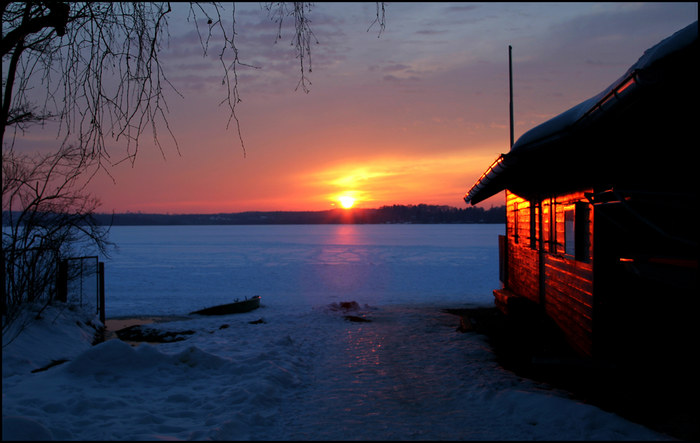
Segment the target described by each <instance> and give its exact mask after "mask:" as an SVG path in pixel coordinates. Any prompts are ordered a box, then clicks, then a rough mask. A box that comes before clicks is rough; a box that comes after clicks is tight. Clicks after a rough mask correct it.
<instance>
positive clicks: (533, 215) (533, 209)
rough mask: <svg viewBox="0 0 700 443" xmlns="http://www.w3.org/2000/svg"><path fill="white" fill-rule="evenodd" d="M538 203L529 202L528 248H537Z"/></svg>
mask: <svg viewBox="0 0 700 443" xmlns="http://www.w3.org/2000/svg"><path fill="white" fill-rule="evenodd" d="M537 209H538V205H536V204H535V202H534V201H531V202H530V248H531V249H537V217H538V216H539V213H538V211H537Z"/></svg>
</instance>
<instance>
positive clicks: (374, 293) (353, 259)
mask: <svg viewBox="0 0 700 443" xmlns="http://www.w3.org/2000/svg"><path fill="white" fill-rule="evenodd" d="M504 229H505V227H504V225H501V224H497V225H493V224H485V225H476V224H459V225H408V224H402V225H276V226H269V225H268V226H115V227H113V228H112V230H111V232H110V239H111V240H112V241H114V242H115V243H116V244H117V245H118V247H119V249H118V250H117V251H116V252H113V253H112V254H111V257H110V258H108V259H106V260H104V261H105V269H106V283H105V286H106V290H105V292H106V302H105V306H106V315H107V318H111V317H120V316H127V315H181V314H187V313H188V312H191V311H193V310H196V309H199V308H202V307H206V306H210V305H215V304H220V303H227V302H230V301H232V300H233V299H235V298H240V299H243V298H244V297H250V296H253V295H256V294H257V295H261V296H262V298H263V304H264V305H266V306H277V307H281V308H284V309H287V310H289V309H293V310H296V309H299V310H300V312H303V311H308V309H309V308H310V307H314V306H322V305H327V304H329V303H333V302H339V301H357V302H358V303H360V304H369V305H373V306H377V305H397V304H399V305H401V304H430V305H436V306H445V307H455V306H464V305H466V304H478V305H490V304H492V303H493V300H492V299H493V296H492V293H491V291H492V290H493V289H494V288H497V287H498V286H499V282H498V235H499V234H502V233H503V232H504Z"/></svg>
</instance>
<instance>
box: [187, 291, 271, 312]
mask: <svg viewBox="0 0 700 443" xmlns="http://www.w3.org/2000/svg"><path fill="white" fill-rule="evenodd" d="M259 307H260V296H259V295H254V296H253V297H251V298H247V297H246V299H245V300H242V301H238V299H236V301H235V302H233V303H227V304H225V305H217V306H212V307H210V308H204V309H200V310H199V311H194V312H190V314H198V315H227V314H240V313H242V312H249V311H252V310H253V309H257V308H259Z"/></svg>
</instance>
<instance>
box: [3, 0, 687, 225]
mask: <svg viewBox="0 0 700 443" xmlns="http://www.w3.org/2000/svg"><path fill="white" fill-rule="evenodd" d="M185 6H186V5H184V4H178V3H175V4H173V8H175V9H176V14H175V15H173V17H172V18H171V19H170V21H169V33H170V41H169V44H167V45H164V47H163V57H162V59H163V61H164V68H165V70H166V73H167V75H168V79H169V80H170V82H171V83H172V84H173V85H174V86H175V87H176V88H178V91H179V92H180V93H181V94H182V95H183V96H184V98H182V97H180V96H178V95H177V94H175V93H173V92H167V93H166V94H167V98H168V108H169V111H170V112H169V114H168V121H169V124H170V127H171V129H172V130H173V132H174V134H175V136H176V138H177V145H178V147H179V152H178V149H177V148H176V147H175V144H174V143H173V142H172V141H171V140H170V139H169V138H168V136H167V132H166V130H165V129H163V128H161V129H160V130H159V136H160V138H161V142H162V143H163V145H164V153H163V154H161V152H160V151H159V150H158V148H156V147H155V146H154V145H153V143H152V140H151V139H152V135H151V134H149V133H145V134H144V136H143V138H142V141H141V145H140V147H139V153H138V156H137V158H136V161H135V163H134V164H133V165H132V164H130V163H129V162H122V163H119V164H116V163H117V160H119V159H120V158H122V157H123V156H124V155H123V153H124V148H123V147H122V146H121V145H120V144H119V143H116V142H114V143H113V145H112V146H110V147H109V149H110V151H109V152H110V155H111V156H112V157H111V158H112V159H113V160H114V163H115V165H113V166H110V167H109V172H110V174H111V177H110V176H108V175H107V174H105V173H100V174H98V175H97V176H95V177H94V178H93V179H92V182H91V183H90V185H89V190H90V192H92V193H93V194H94V195H95V196H97V197H98V198H99V199H100V200H101V202H102V206H101V207H100V208H99V211H100V212H112V211H114V212H127V211H130V212H139V211H140V212H145V213H173V214H175V213H223V212H243V211H277V210H282V211H307V210H311V211H314V210H326V209H333V208H337V207H342V206H341V201H340V200H339V198H340V197H341V196H347V197H351V198H352V199H354V204H353V207H355V208H358V207H359V208H377V207H380V206H383V205H393V204H403V205H408V204H420V203H425V204H436V205H449V206H454V207H460V208H463V207H466V204H465V203H464V201H463V200H462V198H463V196H464V194H465V192H466V191H467V190H468V189H469V188H470V187H471V186H472V185H473V184H474V182H475V181H476V180H477V179H478V177H479V176H480V175H481V173H482V172H484V170H485V169H486V168H487V167H488V166H489V165H490V164H491V163H492V162H493V161H494V160H495V159H496V158H497V157H498V155H499V154H501V153H505V152H508V150H509V115H508V45H512V46H513V78H514V80H513V83H514V111H515V138H516V140H517V138H518V137H519V136H520V135H522V134H523V133H524V132H526V131H527V130H529V129H531V128H532V127H534V126H536V125H538V124H540V123H542V122H544V121H546V120H548V119H550V118H552V117H554V116H556V115H558V114H559V113H561V112H563V111H566V110H567V109H569V108H570V107H572V106H574V105H576V104H578V103H580V102H581V101H583V100H585V99H588V98H590V97H592V96H593V95H595V94H597V93H598V92H600V91H601V90H602V89H603V88H605V87H606V86H608V85H609V84H610V83H612V82H613V81H614V80H616V79H617V78H618V77H619V76H620V75H621V74H623V73H624V71H625V70H626V69H627V68H628V67H629V66H630V65H632V64H633V63H634V62H635V61H636V60H637V59H638V58H639V57H640V56H641V55H642V53H643V51H644V50H645V49H647V48H649V47H650V46H652V45H654V44H656V43H658V42H659V41H660V40H661V39H663V38H665V37H666V36H668V35H670V34H672V33H673V32H675V31H676V30H678V29H681V28H682V27H684V26H686V25H688V24H689V23H690V22H692V21H693V20H697V4H696V3H561V4H558V3H433V2H431V3H396V4H395V3H390V4H387V5H386V14H387V22H386V29H385V31H384V32H383V33H382V34H381V35H378V33H379V29H378V28H377V27H373V28H370V23H371V22H372V21H373V20H374V18H375V13H376V9H375V4H374V3H348V4H344V3H319V4H316V5H315V6H314V8H313V9H312V11H311V13H310V17H311V19H312V22H311V26H312V29H313V31H314V33H315V35H316V38H317V39H318V40H319V44H318V45H313V47H312V48H311V50H312V61H313V71H312V72H311V73H310V74H309V79H310V80H311V82H312V84H311V86H310V92H309V93H304V92H302V91H301V90H297V91H295V90H294V89H295V87H296V85H297V82H298V80H299V66H298V64H297V60H296V59H295V57H294V53H293V48H291V47H290V45H289V41H290V39H291V33H290V32H289V29H288V28H287V27H286V26H285V28H283V29H284V32H283V34H282V39H281V40H280V41H279V42H277V43H274V37H275V33H276V25H275V24H274V23H273V22H271V20H270V19H269V18H268V17H267V15H266V12H265V11H264V10H262V9H261V8H260V6H259V5H258V4H257V3H244V4H240V5H237V6H236V25H237V26H238V28H237V31H238V35H239V38H238V40H237V44H238V49H239V57H240V58H241V60H242V61H243V62H244V63H249V64H251V65H255V66H258V67H259V68H260V69H252V68H249V69H246V68H241V69H240V71H239V89H240V94H241V97H242V102H241V103H239V104H238V108H237V113H238V117H239V120H240V124H241V129H242V137H243V140H244V143H245V152H246V155H244V154H243V149H242V147H241V146H240V142H239V139H238V135H237V133H236V130H235V126H231V127H230V128H229V129H228V130H227V129H226V124H227V121H228V112H227V109H226V108H225V107H223V106H219V102H221V100H222V99H223V98H224V95H223V94H224V93H225V90H224V88H223V87H222V86H221V78H222V75H223V72H222V70H221V64H220V62H219V61H218V60H217V58H216V56H215V55H212V54H218V52H217V49H216V48H215V47H212V48H211V49H210V51H209V52H210V55H208V56H207V57H203V56H202V51H201V46H200V43H199V40H198V39H197V37H196V34H195V33H194V26H193V24H192V23H191V22H190V23H188V22H187V21H186V20H185V17H186V16H187V11H186V7H185ZM177 8H182V10H177ZM229 17H230V15H229ZM290 24H291V23H290ZM368 28H369V30H368ZM212 41H216V39H215V38H214V39H213V40H212ZM55 142H56V139H55V135H54V136H53V137H52V136H50V135H46V134H43V133H34V132H30V133H27V134H25V135H24V136H19V137H18V141H17V145H18V146H21V145H24V146H25V147H28V148H26V149H31V147H40V146H49V145H50V144H51V143H55ZM502 204H504V201H503V195H502V194H499V195H497V196H494V197H492V198H490V199H488V200H486V201H485V202H483V203H481V204H480V205H479V206H483V207H486V208H488V207H490V206H492V205H493V206H497V205H502Z"/></svg>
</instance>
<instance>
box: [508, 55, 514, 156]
mask: <svg viewBox="0 0 700 443" xmlns="http://www.w3.org/2000/svg"><path fill="white" fill-rule="evenodd" d="M512 53H513V47H512V46H511V45H508V81H509V83H510V147H511V148H512V147H513V143H514V140H513V56H512Z"/></svg>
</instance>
